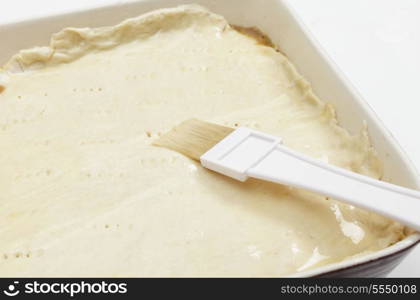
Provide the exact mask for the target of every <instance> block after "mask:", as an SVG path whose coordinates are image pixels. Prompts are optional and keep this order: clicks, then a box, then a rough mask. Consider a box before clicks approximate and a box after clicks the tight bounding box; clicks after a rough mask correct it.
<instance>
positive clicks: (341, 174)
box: [153, 119, 420, 230]
mask: <svg viewBox="0 0 420 300" xmlns="http://www.w3.org/2000/svg"><path fill="white" fill-rule="evenodd" d="M153 144H154V145H156V146H161V147H165V148H168V149H171V150H174V151H177V152H179V153H182V154H184V155H186V156H188V157H190V158H192V159H194V160H197V161H200V162H201V165H202V166H203V167H205V168H207V169H210V170H213V171H216V172H218V173H221V174H224V175H226V176H229V177H232V178H234V179H237V180H239V181H245V180H247V179H248V178H249V177H252V178H257V179H261V180H265V181H271V182H275V183H279V184H283V185H289V186H293V187H298V188H302V189H305V190H309V191H312V192H315V193H318V194H321V195H325V196H329V197H332V198H334V199H336V200H339V201H343V202H346V203H349V204H352V205H355V206H358V207H362V208H365V209H368V210H371V211H374V212H377V213H379V214H382V215H384V216H387V217H389V218H392V219H395V220H397V221H399V222H400V223H401V224H404V225H407V226H409V227H412V228H414V229H416V230H420V192H418V191H415V190H411V189H408V188H404V187H401V186H397V185H394V184H390V183H386V182H383V181H379V180H375V179H373V178H370V177H367V176H363V175H360V174H357V173H354V172H351V171H348V170H346V169H342V168H339V167H336V166H333V165H330V164H327V163H324V162H322V161H320V160H317V159H313V158H310V157H308V156H306V155H303V154H301V153H299V152H296V151H294V150H291V149H289V148H287V147H286V146H284V145H282V141H281V139H280V138H279V137H276V136H272V135H269V134H266V133H262V132H259V131H256V130H253V129H249V128H244V127H240V128H236V129H233V128H229V127H225V126H220V125H217V124H213V123H208V122H204V121H201V120H197V119H191V120H188V121H185V122H183V123H181V124H180V125H178V126H176V127H175V128H174V129H172V130H171V131H169V132H168V133H166V134H164V135H162V136H161V137H160V138H159V139H158V140H157V141H155V142H154V143H153Z"/></svg>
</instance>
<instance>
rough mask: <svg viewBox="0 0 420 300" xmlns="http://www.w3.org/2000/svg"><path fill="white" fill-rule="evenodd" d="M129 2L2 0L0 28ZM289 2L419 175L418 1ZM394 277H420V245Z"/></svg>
mask: <svg viewBox="0 0 420 300" xmlns="http://www.w3.org/2000/svg"><path fill="white" fill-rule="evenodd" d="M129 1H131V0H69V1H57V0H1V1H0V26H1V23H9V22H14V21H18V20H21V19H25V18H30V17H36V16H40V15H45V14H50V13H59V12H63V11H68V10H74V9H80V8H84V7H91V6H96V5H98V4H99V5H100V4H107V3H121V2H129ZM220 1H229V0H220ZM256 1H260V2H261V4H263V3H264V0H256ZM187 2H188V1H187ZM190 2H194V0H191V1H190ZM289 2H290V3H292V5H293V6H294V7H295V9H296V10H297V12H298V13H299V14H300V15H301V16H302V19H303V21H304V22H305V23H307V25H308V27H309V28H310V29H311V30H312V31H313V33H314V34H315V36H316V38H318V40H319V41H320V42H321V44H322V45H323V46H324V47H325V49H326V50H327V52H328V53H329V54H330V56H331V57H332V59H333V60H335V62H336V63H337V64H338V65H339V67H340V68H341V69H342V71H343V72H344V73H345V74H346V75H347V77H348V78H349V79H350V81H352V83H353V84H354V85H355V86H356V88H357V89H358V90H359V91H360V93H361V94H362V96H363V97H364V98H365V99H366V100H367V101H368V102H369V104H370V105H371V106H372V107H373V109H374V110H375V111H376V112H377V113H378V115H379V116H380V118H381V119H382V120H383V121H384V122H385V124H386V125H387V127H388V128H389V129H390V130H391V132H392V133H393V134H394V136H395V137H396V139H397V140H398V141H399V142H400V144H401V145H402V147H403V148H404V149H405V150H406V151H407V152H408V155H409V156H410V157H411V159H412V160H413V161H414V163H415V165H416V166H417V168H418V169H419V170H420V135H419V129H420V95H419V88H420V1H419V0H289ZM17 38H18V37H17ZM0 51H1V41H0ZM419 214H420V212H419ZM391 276H396V277H397V276H400V277H420V246H419V247H417V248H416V249H415V250H414V251H413V252H412V253H411V254H410V256H409V257H408V258H407V259H405V260H404V261H403V263H402V264H401V265H399V266H398V267H397V268H396V269H395V270H394V271H393V272H392V273H391Z"/></svg>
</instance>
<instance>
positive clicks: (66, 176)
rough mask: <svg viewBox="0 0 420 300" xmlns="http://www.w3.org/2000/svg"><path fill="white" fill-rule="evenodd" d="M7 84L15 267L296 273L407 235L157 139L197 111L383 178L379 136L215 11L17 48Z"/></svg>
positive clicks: (8, 203) (10, 244)
mask: <svg viewBox="0 0 420 300" xmlns="http://www.w3.org/2000/svg"><path fill="white" fill-rule="evenodd" d="M17 38H18V37H17ZM280 46H281V45H280ZM0 84H1V85H2V87H3V88H2V89H4V90H3V91H2V92H1V93H0V148H1V152H2V154H1V155H0V166H1V168H0V276H281V275H288V274H292V273H295V272H299V271H304V270H307V269H310V268H313V267H315V266H319V265H323V264H328V263H332V262H337V261H341V260H343V259H346V258H347V257H351V256H354V255H360V254H363V253H368V252H372V251H376V250H379V249H382V248H384V247H387V246H388V245H390V244H392V243H394V242H396V241H398V240H399V239H401V237H402V236H403V227H401V226H400V225H398V224H396V223H394V222H392V221H389V220H387V219H385V218H382V217H379V216H377V215H374V214H371V213H368V212H365V211H362V210H359V209H356V208H354V207H351V206H347V205H341V204H339V203H338V202H336V201H334V200H331V199H326V198H325V197H321V196H317V195H314V194H311V193H307V192H304V191H300V190H297V189H293V188H288V187H284V186H279V185H274V184H269V183H264V182H260V181H256V180H250V181H249V182H247V183H240V182H236V181H234V180H231V179H228V178H225V177H223V176H220V175H217V174H214V173H212V172H210V171H207V170H205V169H203V168H202V167H200V166H199V165H198V164H196V163H195V162H193V161H191V160H189V159H187V158H185V157H183V156H182V155H180V154H177V153H174V152H171V151H169V150H166V149H162V148H157V147H153V146H151V142H152V141H153V140H154V139H156V138H157V137H158V135H159V134H160V133H162V132H165V131H167V130H169V129H170V128H172V127H173V126H174V125H176V124H177V123H179V122H181V121H183V120H185V119H189V118H192V117H196V118H200V119H204V120H209V121H214V122H218V123H221V124H225V125H229V126H235V125H240V126H249V127H253V128H257V129H260V130H262V131H266V132H269V133H272V134H275V135H279V136H281V137H283V140H284V143H285V144H286V145H288V146H289V147H291V148H293V149H296V150H299V151H301V152H304V153H306V154H309V155H311V156H313V157H317V158H320V159H323V160H327V161H329V162H330V163H333V164H335V165H339V166H342V167H345V168H348V169H351V170H354V171H356V172H360V173H363V174H367V175H370V176H373V177H376V178H379V177H380V176H381V167H380V166H381V164H380V163H379V162H378V160H377V158H376V155H375V152H374V150H373V149H372V148H371V146H370V144H369V140H368V138H367V135H366V133H365V132H362V133H361V134H360V135H357V136H351V135H349V134H348V133H347V132H346V131H345V130H343V129H342V128H340V127H339V126H338V125H337V122H336V120H335V116H334V111H333V109H332V108H331V107H329V106H328V105H326V104H324V103H323V102H321V101H320V100H318V98H317V97H316V96H315V95H313V93H312V91H311V88H310V86H309V85H308V84H307V82H306V81H305V80H304V79H302V78H301V77H300V76H299V75H298V74H297V73H296V71H295V69H294V67H293V66H292V65H291V63H290V62H289V61H288V60H287V59H286V58H285V56H283V55H282V54H281V53H279V52H278V51H276V50H275V49H273V48H271V47H267V46H264V45H262V44H258V43H257V42H256V41H255V40H254V39H252V38H250V37H247V36H245V35H243V34H240V33H239V32H237V31H235V30H234V29H233V28H232V27H231V26H229V24H228V23H227V21H226V20H225V19H224V18H222V17H220V16H217V15H214V14H212V13H210V12H208V11H206V10H205V9H202V8H199V7H196V6H183V7H177V8H173V9H165V10H160V11H155V12H152V13H149V14H147V15H144V16H140V17H138V18H134V19H130V20H127V21H124V22H123V23H121V24H119V25H117V26H114V27H107V28H100V29H65V30H63V31H62V32H60V33H58V34H56V35H54V37H53V38H52V40H51V44H50V46H49V47H38V48H34V49H30V50H25V51H21V52H20V53H19V54H17V55H16V56H15V57H14V58H12V59H11V60H10V62H9V63H7V64H6V65H5V66H4V68H3V71H1V72H0ZM378 201H380V199H378Z"/></svg>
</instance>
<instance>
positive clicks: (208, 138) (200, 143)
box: [153, 119, 234, 161]
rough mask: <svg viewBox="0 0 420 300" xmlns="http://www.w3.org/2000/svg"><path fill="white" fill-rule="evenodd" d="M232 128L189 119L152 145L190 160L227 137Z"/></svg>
mask: <svg viewBox="0 0 420 300" xmlns="http://www.w3.org/2000/svg"><path fill="white" fill-rule="evenodd" d="M232 131H234V129H233V128H230V127H225V126H220V125H217V124H213V123H208V122H204V121H200V120H197V119H190V120H187V121H184V122H182V123H181V124H179V125H178V126H176V127H175V128H174V129H172V130H171V131H169V132H168V133H166V134H164V135H163V136H161V137H160V138H159V139H158V140H157V141H155V142H154V143H153V145H154V146H159V147H164V148H168V149H171V150H174V151H177V152H179V153H182V154H184V155H186V156H188V157H190V158H192V159H195V160H198V161H199V160H200V157H201V156H202V155H203V154H204V153H206V152H207V151H208V150H210V149H211V148H212V147H213V146H215V145H216V144H217V143H218V142H220V141H221V140H223V139H224V138H225V137H226V136H227V135H229V134H230V133H231V132H232Z"/></svg>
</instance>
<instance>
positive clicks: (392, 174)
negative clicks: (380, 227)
mask: <svg viewBox="0 0 420 300" xmlns="http://www.w3.org/2000/svg"><path fill="white" fill-rule="evenodd" d="M193 2H194V3H196V4H200V5H203V6H205V7H207V8H209V9H210V10H212V11H213V12H216V13H218V14H221V15H223V16H224V17H226V19H227V20H228V21H229V22H230V23H231V24H235V25H241V26H255V27H258V28H259V29H261V30H262V31H263V32H264V33H266V34H267V35H268V36H269V37H270V38H271V39H272V41H273V42H274V44H276V45H277V46H278V47H279V49H280V50H281V51H282V52H283V53H285V54H286V55H287V56H288V57H289V59H290V60H291V61H292V62H293V63H294V64H295V66H296V67H297V69H298V70H299V72H300V73H301V74H302V75H303V76H304V77H305V78H306V79H308V81H309V82H310V83H311V84H312V86H313V89H314V91H315V93H316V94H317V95H318V96H319V97H320V98H321V99H322V100H323V101H325V102H329V103H331V104H332V105H333V106H334V107H335V108H336V110H337V118H338V120H339V122H340V124H341V125H342V126H343V127H344V128H346V129H347V130H349V131H350V132H351V133H358V132H359V131H360V130H361V129H362V126H363V124H364V122H366V124H367V126H368V131H369V135H370V137H371V141H372V143H373V145H374V147H375V148H376V150H377V152H378V155H379V158H380V159H381V161H382V162H383V163H384V172H385V173H384V178H383V180H385V181H388V182H392V183H395V184H399V185H402V186H406V187H410V188H414V189H420V181H419V178H418V175H417V172H416V170H415V168H414V166H413V164H412V163H411V162H410V161H409V159H408V158H407V157H406V154H405V153H404V151H402V149H401V148H400V146H399V145H398V144H397V142H396V141H395V140H394V138H393V137H392V136H391V134H390V133H389V132H388V131H387V129H386V128H385V127H384V126H383V124H382V122H381V121H380V120H379V118H378V117H377V116H376V114H375V113H374V112H373V111H372V110H371V108H370V107H369V106H368V104H367V103H366V102H365V101H364V100H363V99H362V98H361V96H360V95H359V94H358V92H357V91H356V90H355V89H354V87H353V86H352V85H351V84H350V83H349V82H348V80H347V79H346V78H345V77H344V76H343V74H342V72H341V71H340V70H339V69H338V67H337V66H336V65H335V64H334V63H333V62H332V61H331V60H330V59H329V58H328V56H327V54H326V53H325V51H324V50H323V49H322V47H321V46H320V45H319V44H318V43H317V41H316V40H315V39H314V38H313V37H312V35H311V33H310V31H309V30H308V29H307V28H306V27H305V26H304V24H303V23H302V22H301V21H300V20H299V17H298V16H297V15H296V13H295V12H294V11H293V9H292V8H291V7H290V5H289V4H288V3H287V1H282V0H194V1H193ZM189 3H191V2H185V1H178V0H143V1H135V2H129V3H120V4H115V5H109V6H104V7H97V8H91V9H89V10H84V11H72V12H67V13H64V14H61V15H47V16H44V17H41V18H37V19H32V20H25V21H23V22H19V23H13V24H3V25H0V45H1V46H0V65H3V64H4V63H5V62H6V61H7V60H8V59H9V58H10V57H11V56H12V55H13V54H15V53H17V52H18V51H19V50H21V49H25V48H31V47H34V46H43V45H47V44H48V42H49V38H50V37H51V35H52V34H53V33H55V32H57V31H60V30H61V29H62V28H64V27H98V26H107V25H114V24H117V23H119V22H120V21H122V20H124V19H126V18H130V17H134V16H138V15H140V14H143V13H145V12H148V11H150V10H153V9H158V8H164V7H172V6H176V5H179V4H189ZM378 205H380V199H378ZM419 240H420V234H418V233H414V234H411V235H410V236H408V237H406V238H405V239H404V240H402V241H400V242H398V243H397V244H395V245H392V246H390V247H388V248H386V249H383V250H381V251H377V252H375V253H372V254H368V255H364V256H361V257H358V258H353V259H349V260H346V261H342V262H339V263H334V264H330V265H327V266H322V267H319V268H316V269H313V270H310V271H308V272H304V273H299V274H296V276H384V275H386V274H387V273H389V272H390V271H391V270H392V269H393V268H394V267H395V266H396V265H397V264H398V263H399V262H400V261H401V260H402V259H403V257H404V256H406V255H407V254H408V252H409V251H410V250H411V249H412V248H413V247H414V246H415V245H416V244H417V243H418V242H419Z"/></svg>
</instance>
